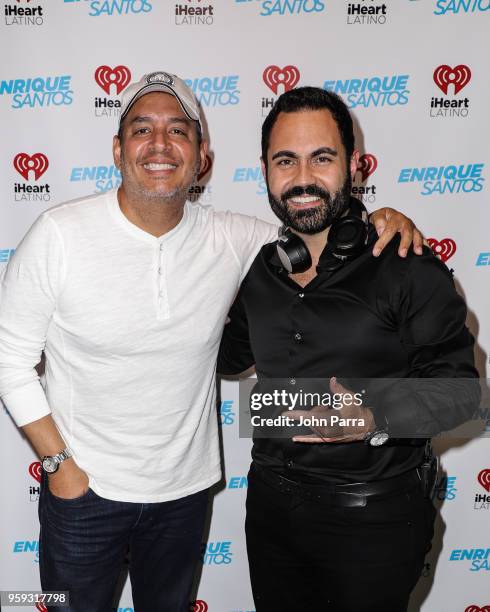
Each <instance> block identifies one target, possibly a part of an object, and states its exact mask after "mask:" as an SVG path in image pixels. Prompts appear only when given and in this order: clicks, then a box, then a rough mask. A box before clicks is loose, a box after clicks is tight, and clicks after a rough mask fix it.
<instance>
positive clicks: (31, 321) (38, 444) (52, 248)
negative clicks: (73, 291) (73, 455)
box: [0, 215, 87, 498]
mask: <svg viewBox="0 0 490 612" xmlns="http://www.w3.org/2000/svg"><path fill="white" fill-rule="evenodd" d="M64 273H65V270H64V257H63V245H62V243H61V238H60V236H59V234H58V231H57V228H56V227H55V226H54V222H53V221H52V220H50V219H49V217H48V216H47V215H43V216H41V217H40V218H39V219H38V220H37V221H36V223H35V224H34V225H33V227H32V228H31V229H30V230H29V232H28V233H27V235H26V236H25V238H24V239H23V241H22V242H21V244H20V245H19V247H18V248H17V250H16V253H15V255H14V256H13V258H12V259H11V261H10V262H9V265H8V267H7V269H6V270H5V274H4V276H3V278H2V284H1V291H0V395H1V396H2V399H3V401H4V403H5V405H6V407H7V409H8V410H9V412H10V414H11V415H12V418H13V419H14V421H15V422H16V424H17V425H18V426H19V427H21V428H22V429H23V432H24V433H25V435H26V436H27V438H28V440H29V441H30V442H31V444H32V446H33V447H34V449H35V451H36V452H37V453H38V455H39V457H40V458H42V457H43V456H46V455H49V456H51V455H55V454H57V453H59V452H60V451H62V450H63V449H64V448H65V447H66V442H65V441H64V440H63V438H62V437H61V435H60V433H59V431H58V429H57V427H56V425H55V423H54V421H53V419H52V417H51V414H50V413H51V410H50V408H49V406H48V402H47V400H46V396H45V394H44V391H43V389H42V387H41V384H40V382H39V376H38V375H37V372H36V370H35V366H36V365H37V364H38V363H39V360H40V357H41V353H42V350H43V349H44V345H45V342H46V335H47V330H48V326H49V324H50V322H51V319H52V316H53V313H54V311H55V309H56V299H57V296H58V294H59V292H60V291H61V288H62V283H63V278H64ZM49 479H50V480H49V483H50V489H51V490H52V492H53V493H54V494H55V495H59V496H60V497H67V498H69V497H77V496H78V495H80V494H81V493H82V492H83V491H84V490H86V489H87V477H86V475H85V474H84V472H82V471H81V470H80V469H79V468H78V467H77V466H76V464H75V461H74V460H73V459H66V460H65V461H63V462H62V463H61V465H60V468H59V469H58V471H57V472H56V474H53V475H50V477H49Z"/></svg>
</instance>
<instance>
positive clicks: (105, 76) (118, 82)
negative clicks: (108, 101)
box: [94, 66, 131, 96]
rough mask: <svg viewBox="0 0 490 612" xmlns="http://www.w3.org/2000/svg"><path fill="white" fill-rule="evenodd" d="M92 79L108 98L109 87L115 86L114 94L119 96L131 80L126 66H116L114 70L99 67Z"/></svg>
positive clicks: (107, 67)
mask: <svg viewBox="0 0 490 612" xmlns="http://www.w3.org/2000/svg"><path fill="white" fill-rule="evenodd" d="M94 77H95V80H96V82H97V84H98V85H99V86H100V87H102V89H103V90H104V91H105V92H106V94H107V95H108V96H109V95H110V93H111V85H115V86H116V93H117V95H119V94H120V93H121V91H122V90H123V89H124V88H125V87H126V85H127V84H128V83H129V81H130V80H131V72H130V70H129V68H126V66H116V67H115V68H110V67H109V66H99V67H98V68H97V69H96V71H95V74H94Z"/></svg>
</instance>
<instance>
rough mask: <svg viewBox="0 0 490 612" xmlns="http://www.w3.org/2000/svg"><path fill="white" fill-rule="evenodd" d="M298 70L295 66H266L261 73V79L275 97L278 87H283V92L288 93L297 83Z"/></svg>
mask: <svg viewBox="0 0 490 612" xmlns="http://www.w3.org/2000/svg"><path fill="white" fill-rule="evenodd" d="M299 77H300V74H299V70H298V69H297V68H296V66H284V68H279V66H267V68H266V69H265V70H264V72H263V73H262V79H263V80H264V83H265V84H266V85H267V87H269V89H271V90H272V91H273V92H274V93H275V94H276V95H277V90H278V88H279V85H284V91H290V90H291V89H293V88H294V86H295V85H296V84H297V83H298V81H299Z"/></svg>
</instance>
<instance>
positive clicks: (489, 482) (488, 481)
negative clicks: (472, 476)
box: [478, 469, 490, 612]
mask: <svg viewBox="0 0 490 612" xmlns="http://www.w3.org/2000/svg"><path fill="white" fill-rule="evenodd" d="M478 482H479V483H480V484H481V486H482V487H483V488H484V489H485V491H486V492H487V493H490V469H486V470H482V471H481V472H480V473H479V474H478ZM489 612H490V611H489Z"/></svg>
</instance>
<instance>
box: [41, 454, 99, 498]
mask: <svg viewBox="0 0 490 612" xmlns="http://www.w3.org/2000/svg"><path fill="white" fill-rule="evenodd" d="M48 487H49V490H50V492H51V493H52V494H53V495H54V496H56V497H61V498H62V499H75V498H76V497H81V496H82V495H84V494H85V493H86V492H87V491H88V488H89V487H88V476H87V474H86V473H85V472H84V471H83V470H81V469H80V468H79V467H78V465H77V464H76V463H75V461H74V460H73V459H66V460H65V461H63V463H62V464H61V465H60V467H59V469H58V471H57V472H55V473H54V474H50V475H49V476H48Z"/></svg>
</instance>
